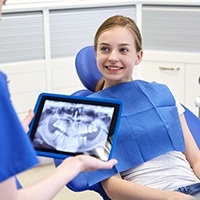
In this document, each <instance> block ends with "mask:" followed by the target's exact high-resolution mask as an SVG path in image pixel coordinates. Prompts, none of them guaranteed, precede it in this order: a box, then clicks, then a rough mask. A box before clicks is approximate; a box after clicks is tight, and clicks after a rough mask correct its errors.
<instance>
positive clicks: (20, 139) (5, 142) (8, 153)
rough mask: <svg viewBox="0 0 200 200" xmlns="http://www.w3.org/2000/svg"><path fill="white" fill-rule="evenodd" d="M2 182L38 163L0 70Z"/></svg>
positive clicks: (0, 170)
mask: <svg viewBox="0 0 200 200" xmlns="http://www.w3.org/2000/svg"><path fill="white" fill-rule="evenodd" d="M0 163H1V164H0V182H2V181H4V180H6V179H8V178H9V177H11V176H14V175H16V174H18V173H20V172H22V171H24V170H26V169H28V168H30V167H32V166H34V165H36V164H37V163H38V160H37V157H36V153H35V151H34V149H33V148H32V145H31V143H30V141H29V138H28V136H27V135H26V134H25V132H24V130H23V128H22V126H21V123H20V121H19V119H18V117H17V115H16V112H15V110H14V108H13V106H12V104H11V101H10V94H9V91H8V87H7V77H6V75H5V74H4V73H2V72H1V71H0Z"/></svg>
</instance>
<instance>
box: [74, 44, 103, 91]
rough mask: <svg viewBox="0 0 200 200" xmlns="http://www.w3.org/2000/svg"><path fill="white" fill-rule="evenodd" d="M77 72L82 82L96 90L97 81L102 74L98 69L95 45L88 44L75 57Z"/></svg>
mask: <svg viewBox="0 0 200 200" xmlns="http://www.w3.org/2000/svg"><path fill="white" fill-rule="evenodd" d="M75 66H76V71H77V74H78V76H79V78H80V80H81V82H82V84H83V85H84V86H85V87H86V88H87V89H88V90H91V91H94V89H95V86H96V84H97V82H98V81H99V80H100V79H101V77H102V74H101V73H100V72H99V70H98V69H97V65H96V58H95V50H94V47H93V46H87V47H84V48H83V49H81V50H80V51H79V52H78V53H77V55H76V59H75Z"/></svg>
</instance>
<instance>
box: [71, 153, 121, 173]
mask: <svg viewBox="0 0 200 200" xmlns="http://www.w3.org/2000/svg"><path fill="white" fill-rule="evenodd" d="M74 158H75V159H77V161H78V162H80V166H81V171H94V170H97V169H111V168H112V167H113V166H114V165H115V164H117V160H116V159H111V160H109V161H102V160H100V159H98V158H95V157H92V156H89V155H78V156H76V157H74Z"/></svg>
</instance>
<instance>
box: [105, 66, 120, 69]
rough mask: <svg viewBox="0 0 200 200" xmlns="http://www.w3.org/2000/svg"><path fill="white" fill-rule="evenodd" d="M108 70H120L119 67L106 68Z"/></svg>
mask: <svg viewBox="0 0 200 200" xmlns="http://www.w3.org/2000/svg"><path fill="white" fill-rule="evenodd" d="M108 69H111V70H118V69H120V67H116V66H115V67H113V66H108Z"/></svg>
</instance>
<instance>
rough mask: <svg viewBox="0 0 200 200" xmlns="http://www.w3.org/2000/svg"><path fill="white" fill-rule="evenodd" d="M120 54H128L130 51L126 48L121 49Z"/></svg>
mask: <svg viewBox="0 0 200 200" xmlns="http://www.w3.org/2000/svg"><path fill="white" fill-rule="evenodd" d="M120 52H122V53H126V52H128V49H126V48H121V49H120Z"/></svg>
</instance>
